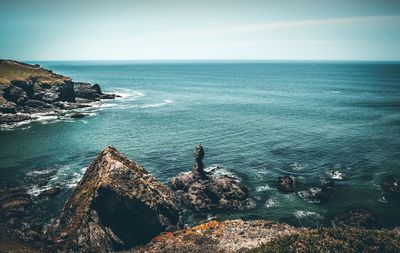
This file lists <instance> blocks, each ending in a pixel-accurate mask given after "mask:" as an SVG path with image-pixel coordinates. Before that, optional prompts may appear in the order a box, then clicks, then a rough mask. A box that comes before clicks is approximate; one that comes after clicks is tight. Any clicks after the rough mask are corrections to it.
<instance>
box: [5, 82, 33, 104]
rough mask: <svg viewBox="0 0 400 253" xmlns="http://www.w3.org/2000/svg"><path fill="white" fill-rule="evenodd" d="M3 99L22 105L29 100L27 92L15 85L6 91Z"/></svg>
mask: <svg viewBox="0 0 400 253" xmlns="http://www.w3.org/2000/svg"><path fill="white" fill-rule="evenodd" d="M3 97H4V98H5V99H7V100H8V101H11V102H14V103H16V104H22V103H23V102H25V101H26V100H28V94H26V92H25V91H24V90H23V89H21V88H19V87H16V86H14V85H10V86H8V87H7V88H5V89H4V94H3Z"/></svg>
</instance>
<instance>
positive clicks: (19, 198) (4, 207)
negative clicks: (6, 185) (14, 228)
mask: <svg viewBox="0 0 400 253" xmlns="http://www.w3.org/2000/svg"><path fill="white" fill-rule="evenodd" d="M31 204H32V199H31V196H30V195H29V194H28V193H26V190H25V189H23V188H13V189H1V190H0V210H1V212H2V215H4V214H6V213H7V212H8V213H9V212H14V211H21V212H22V211H23V210H24V208H25V207H26V206H28V205H31Z"/></svg>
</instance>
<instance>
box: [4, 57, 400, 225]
mask: <svg viewBox="0 0 400 253" xmlns="http://www.w3.org/2000/svg"><path fill="white" fill-rule="evenodd" d="M40 64H41V65H42V66H44V67H46V68H50V69H52V70H53V71H55V72H58V73H62V74H64V75H67V76H70V77H72V78H73V79H74V80H75V81H86V82H91V83H98V84H100V85H101V87H102V88H103V90H104V91H107V92H115V93H118V94H120V95H121V96H122V97H121V98H119V99H117V100H110V101H105V102H104V103H103V104H102V105H101V106H100V107H96V108H94V109H92V110H91V116H90V117H87V118H84V119H80V120H74V121H57V120H54V119H53V120H52V119H51V118H44V119H43V121H41V122H38V123H34V124H31V125H29V126H22V127H20V128H18V129H14V130H12V131H2V132H0V142H1V145H0V179H1V181H0V182H1V186H2V187H12V186H24V187H28V188H29V189H30V192H31V193H32V194H33V195H37V194H38V193H39V192H40V191H41V190H43V189H44V188H46V187H49V186H51V185H61V186H62V187H63V188H64V189H66V190H65V191H64V193H63V194H61V195H60V196H59V197H58V198H57V199H56V200H53V201H50V202H49V203H50V204H49V203H47V202H46V203H41V204H42V205H48V206H49V208H48V209H49V212H50V213H53V214H54V213H56V212H57V211H58V210H59V209H60V207H61V205H62V202H63V201H64V200H65V198H66V197H67V196H68V194H69V193H70V192H71V189H73V187H74V185H75V184H76V183H77V182H78V180H79V179H80V177H81V176H82V174H83V173H84V171H85V168H86V167H87V166H88V165H89V163H90V162H91V160H92V159H93V158H94V157H95V156H96V154H97V153H98V152H99V151H100V150H101V149H102V148H103V147H105V146H107V145H113V146H115V147H116V148H117V149H118V150H120V151H121V152H122V153H124V154H125V155H126V156H128V157H129V158H131V159H134V160H135V161H137V162H139V163H141V164H143V165H144V166H145V168H146V169H147V170H148V171H150V172H151V173H152V174H153V175H154V176H156V177H157V178H158V179H159V180H160V181H162V182H168V180H169V179H170V178H171V177H172V176H174V175H175V174H177V173H178V172H181V171H187V170H190V169H191V166H192V162H193V156H192V150H193V148H194V146H195V145H196V144H197V143H201V144H202V145H203V146H204V147H205V152H206V156H205V160H204V163H205V164H206V165H208V166H215V165H221V166H223V168H224V169H225V170H227V171H229V172H232V173H234V174H235V175H237V176H238V177H239V178H240V179H241V180H242V181H243V183H245V184H246V185H248V186H249V188H250V189H251V195H252V197H253V198H254V199H255V200H256V204H257V205H256V207H255V208H254V209H251V210H248V211H246V212H242V213H234V214H226V215H224V218H225V217H227V218H230V217H237V216H239V217H244V218H253V217H256V218H266V219H271V220H279V221H285V222H289V223H292V224H295V225H299V224H301V225H310V226H315V225H317V224H319V223H320V222H324V220H328V219H329V217H330V216H332V215H333V214H334V213H336V212H338V211H342V210H346V209H349V208H354V207H363V208H369V209H372V210H374V211H375V212H377V214H378V216H379V219H380V222H381V223H382V224H383V225H385V226H391V225H400V218H398V213H400V203H399V202H396V201H395V200H393V199H390V198H389V199H387V200H388V201H387V203H385V201H382V200H381V201H380V199H381V197H382V191H381V189H380V187H379V185H380V184H381V182H382V180H383V179H384V178H385V177H386V176H388V175H392V174H397V175H399V174H400V171H399V169H400V159H399V157H400V148H399V147H400V65H396V64H383V63H382V64H372V63H371V64H366V63H314V64H313V63H240V62H237V63H233V62H231V63H229V62H228V63H206V62H203V63H188V62H186V63H185V62H181V63H179V62H175V63H166V62H164V63H156V62H153V63H150V62H147V63H145V62H131V63H129V62H41V63H40ZM332 171H338V172H340V173H342V177H343V179H342V180H337V181H336V182H335V191H334V194H333V196H332V198H331V199H330V201H329V202H328V203H326V204H312V203H307V202H305V201H304V200H303V199H301V198H300V197H299V195H298V194H297V193H293V194H287V195H284V194H281V193H279V192H277V190H276V189H275V182H276V180H277V177H278V176H281V175H286V174H288V175H293V176H294V177H295V180H296V187H297V188H296V189H297V191H300V190H303V189H305V188H306V187H309V186H317V185H318V184H319V182H320V181H321V180H322V179H325V178H327V177H329V176H330V173H331V172H332ZM40 181H46V182H47V184H46V185H44V186H42V187H38V186H37V184H38V182H40Z"/></svg>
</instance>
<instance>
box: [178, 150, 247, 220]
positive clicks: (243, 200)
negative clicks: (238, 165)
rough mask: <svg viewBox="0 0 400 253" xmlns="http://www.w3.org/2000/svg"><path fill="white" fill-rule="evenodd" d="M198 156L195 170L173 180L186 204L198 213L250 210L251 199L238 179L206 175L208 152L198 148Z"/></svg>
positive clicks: (180, 174) (196, 156)
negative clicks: (206, 154) (205, 159)
mask: <svg viewBox="0 0 400 253" xmlns="http://www.w3.org/2000/svg"><path fill="white" fill-rule="evenodd" d="M194 156H195V164H194V166H193V170H192V171H191V172H184V173H179V174H178V175H177V176H176V177H174V178H172V180H171V185H172V188H173V190H175V192H176V195H177V196H178V197H179V198H180V199H181V201H182V202H183V203H184V205H186V206H187V207H188V208H191V209H193V210H195V211H198V212H220V211H227V210H235V209H239V210H240V209H246V208H248V207H249V205H250V204H251V199H249V198H248V195H249V191H248V189H247V187H245V186H244V185H242V184H241V183H240V182H239V181H238V180H237V179H236V178H232V177H229V176H227V175H225V176H222V177H218V176H216V175H215V174H213V173H206V172H205V171H204V169H203V166H204V165H203V163H202V159H203V157H204V150H203V148H202V147H201V146H200V145H199V146H197V147H196V148H195V150H194Z"/></svg>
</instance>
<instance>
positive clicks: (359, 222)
mask: <svg viewBox="0 0 400 253" xmlns="http://www.w3.org/2000/svg"><path fill="white" fill-rule="evenodd" d="M332 223H333V224H334V225H335V226H343V225H346V226H352V227H364V228H367V229H373V228H377V227H378V222H377V217H376V214H375V213H373V212H372V211H369V210H366V209H353V210H348V211H345V212H341V213H338V214H337V215H336V216H335V217H334V218H333V219H332Z"/></svg>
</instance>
